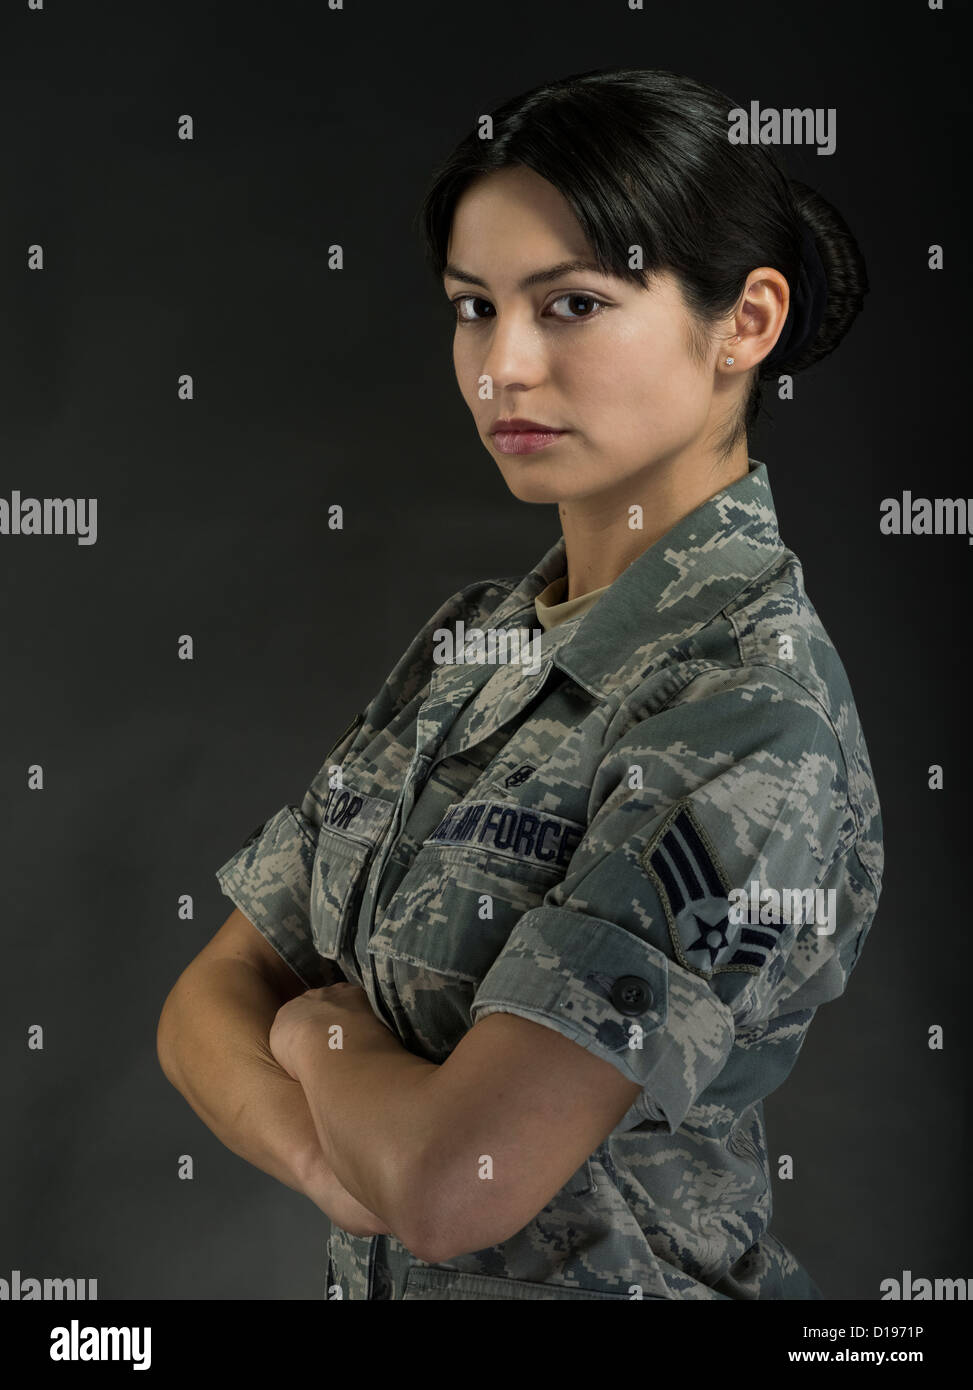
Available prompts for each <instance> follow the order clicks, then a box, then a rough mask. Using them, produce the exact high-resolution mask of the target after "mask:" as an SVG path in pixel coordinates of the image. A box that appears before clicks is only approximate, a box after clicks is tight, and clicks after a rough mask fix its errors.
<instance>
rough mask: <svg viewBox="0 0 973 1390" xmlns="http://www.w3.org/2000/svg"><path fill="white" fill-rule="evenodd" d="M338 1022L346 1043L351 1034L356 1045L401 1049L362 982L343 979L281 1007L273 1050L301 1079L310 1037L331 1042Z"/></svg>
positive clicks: (272, 1039)
mask: <svg viewBox="0 0 973 1390" xmlns="http://www.w3.org/2000/svg"><path fill="white" fill-rule="evenodd" d="M334 1024H338V1025H339V1026H340V1027H341V1030H342V1045H344V1044H345V1043H346V1041H347V1040H348V1039H349V1038H350V1039H352V1040H353V1045H354V1046H355V1047H359V1046H363V1045H366V1044H367V1043H370V1042H379V1043H385V1044H388V1045H391V1046H393V1047H395V1048H396V1049H399V1048H400V1047H401V1044H400V1043H399V1041H398V1039H397V1038H396V1037H395V1035H394V1034H393V1033H392V1032H391V1031H390V1030H389V1029H388V1028H386V1026H385V1024H384V1023H383V1022H382V1020H381V1019H380V1018H377V1017H376V1016H375V1014H374V1013H373V1012H372V1006H371V1003H370V1002H369V999H368V995H367V994H366V993H365V991H364V990H363V989H362V988H361V986H360V985H355V984H352V983H351V982H350V981H347V980H341V981H339V982H338V983H337V984H334V985H324V986H323V987H322V988H321V989H309V990H306V991H305V993H304V994H299V995H297V997H296V998H294V999H290V1000H288V1001H287V1003H286V1004H282V1005H281V1007H280V1008H279V1009H278V1010H277V1014H276V1016H275V1018H274V1021H273V1024H272V1025H271V1028H270V1038H269V1042H270V1050H271V1052H272V1053H273V1054H274V1057H275V1058H276V1060H277V1062H278V1064H279V1065H280V1066H281V1067H283V1069H284V1071H286V1072H287V1075H288V1076H290V1077H292V1078H293V1080H295V1081H300V1079H301V1077H300V1075H299V1069H300V1059H301V1055H302V1051H303V1049H304V1048H305V1047H307V1046H308V1039H309V1038H314V1037H317V1038H318V1039H321V1040H322V1045H324V1046H327V1039H328V1036H329V1029H330V1028H331V1027H332V1025H334Z"/></svg>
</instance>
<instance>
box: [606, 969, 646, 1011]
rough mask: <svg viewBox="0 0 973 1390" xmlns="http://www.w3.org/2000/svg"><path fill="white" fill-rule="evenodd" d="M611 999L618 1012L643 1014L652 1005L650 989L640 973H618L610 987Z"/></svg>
mask: <svg viewBox="0 0 973 1390" xmlns="http://www.w3.org/2000/svg"><path fill="white" fill-rule="evenodd" d="M611 1001H612V1003H613V1004H614V1005H615V1008H616V1009H617V1010H618V1012H619V1013H620V1014H644V1013H645V1012H646V1010H648V1009H650V1008H651V1007H652V990H651V988H650V986H649V982H648V980H643V979H642V977H641V975H620V976H619V977H618V979H617V980H616V981H615V983H614V984H613V985H612V987H611Z"/></svg>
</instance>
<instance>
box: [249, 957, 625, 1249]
mask: <svg viewBox="0 0 973 1390" xmlns="http://www.w3.org/2000/svg"><path fill="white" fill-rule="evenodd" d="M312 997H313V998H312ZM302 1000H303V1001H304V1008H305V1012H304V1015H303V1018H300V1019H299V1026H295V1027H293V1029H291V1030H289V1037H288V1038H287V1040H286V1043H283V1044H281V1046H280V1048H279V1050H278V1045H277V1044H276V1043H275V1037H274V1032H273V1030H272V1032H271V1047H272V1048H273V1050H274V1052H275V1055H278V1060H280V1061H281V1064H282V1065H284V1066H285V1067H286V1069H287V1070H288V1071H289V1072H290V1073H291V1075H293V1076H294V1078H295V1079H296V1080H298V1081H299V1082H300V1084H301V1085H302V1087H303V1089H304V1094H305V1096H306V1097H307V1102H308V1107H309V1109H310V1111H311V1115H312V1117H313V1119H314V1124H315V1128H316V1130H317V1132H318V1136H319V1139H320V1141H321V1146H322V1149H323V1151H324V1154H325V1157H326V1159H327V1161H328V1162H329V1163H330V1165H331V1166H332V1168H333V1169H334V1172H335V1174H336V1175H337V1177H338V1179H339V1181H340V1182H341V1183H342V1184H343V1186H344V1187H345V1188H346V1189H347V1191H348V1192H350V1193H351V1195H352V1196H353V1197H354V1198H356V1199H357V1200H358V1201H359V1202H361V1203H362V1204H363V1205H364V1206H365V1207H367V1208H368V1210H370V1211H372V1212H375V1213H376V1215H378V1216H380V1217H382V1219H383V1220H384V1221H385V1222H386V1223H387V1225H388V1226H389V1227H390V1228H391V1229H392V1231H393V1232H394V1233H395V1234H396V1236H397V1237H398V1239H400V1240H401V1241H402V1243H403V1244H404V1245H405V1246H406V1247H407V1248H408V1249H409V1250H411V1251H412V1253H413V1254H415V1255H417V1256H418V1257H419V1258H420V1259H423V1260H426V1261H427V1262H428V1263H431V1264H434V1263H437V1262H439V1261H442V1260H448V1259H451V1258H453V1257H455V1256H457V1255H460V1254H464V1253H466V1252H468V1251H471V1250H480V1249H483V1248H485V1247H487V1246H490V1245H494V1244H498V1243H500V1242H502V1241H504V1240H507V1239H509V1238H510V1237H511V1236H512V1235H514V1234H516V1232H517V1231H519V1230H522V1229H523V1227H524V1226H525V1225H526V1224H527V1223H528V1222H529V1221H530V1220H531V1219H532V1218H533V1217H534V1216H536V1214H537V1213H538V1212H539V1211H540V1210H541V1208H542V1207H544V1206H545V1205H546V1203H547V1202H549V1201H550V1199H551V1198H552V1197H553V1196H554V1195H555V1193H557V1192H558V1191H559V1190H560V1189H561V1188H562V1187H563V1186H564V1184H565V1183H566V1182H567V1180H568V1179H569V1178H570V1177H571V1175H572V1173H574V1172H575V1171H576V1170H577V1169H578V1168H579V1167H580V1166H581V1164H582V1163H583V1162H584V1160H585V1159H586V1158H587V1157H588V1156H589V1155H590V1154H591V1153H592V1152H593V1151H594V1150H595V1149H596V1148H597V1147H598V1145H599V1144H600V1143H601V1142H602V1141H603V1140H604V1139H605V1138H606V1136H607V1135H608V1134H610V1133H611V1131H612V1130H613V1129H614V1128H615V1126H616V1125H617V1124H618V1122H619V1120H621V1118H622V1116H623V1115H625V1113H626V1112H627V1111H628V1109H629V1108H630V1107H631V1105H632V1104H633V1103H634V1101H635V1099H636V1098H637V1096H638V1095H639V1093H640V1087H639V1086H638V1085H637V1084H636V1083H635V1082H633V1081H629V1080H628V1079H627V1078H626V1077H624V1076H623V1075H622V1073H621V1072H620V1071H618V1069H617V1068H616V1067H614V1066H612V1065H611V1063H609V1062H606V1061H604V1060H603V1059H602V1058H599V1057H597V1056H595V1055H594V1054H593V1053H591V1052H589V1051H587V1050H586V1049H585V1048H584V1047H582V1046H581V1045H580V1044H578V1043H575V1042H572V1041H570V1040H569V1039H567V1038H565V1037H564V1036H563V1035H562V1034H560V1033H557V1032H555V1031H554V1029H552V1028H549V1027H547V1026H545V1025H544V1024H542V1023H536V1022H534V1021H533V1020H531V1019H527V1018H523V1017H520V1016H518V1015H515V1014H511V1013H502V1012H497V1013H492V1014H488V1015H486V1016H485V1017H481V1018H479V1019H478V1021H477V1022H476V1023H475V1024H474V1026H473V1028H471V1029H470V1031H469V1032H468V1033H467V1034H466V1035H465V1036H464V1037H463V1038H462V1040H461V1041H460V1043H459V1044H458V1045H457V1047H456V1048H455V1049H454V1050H453V1052H452V1053H451V1054H450V1056H449V1057H448V1058H447V1060H446V1061H445V1062H444V1063H442V1064H441V1065H437V1064H435V1063H432V1062H427V1061H425V1060H424V1059H423V1058H419V1057H416V1056H414V1055H413V1054H412V1053H410V1052H408V1051H407V1050H406V1049H405V1048H404V1047H402V1045H401V1044H400V1043H399V1041H398V1039H397V1038H396V1037H395V1036H394V1035H393V1034H392V1033H391V1032H390V1031H389V1030H388V1029H387V1028H386V1027H385V1025H384V1023H382V1022H381V1020H379V1019H377V1018H376V1017H375V1016H374V1014H373V1013H372V1012H371V1007H370V1005H369V1004H368V1000H367V996H366V995H365V993H364V991H363V990H360V989H359V988H358V987H357V986H352V985H338V986H331V987H329V988H326V989H323V990H311V991H308V993H307V994H306V995H304V996H301V998H299V999H297V1000H294V1001H292V1003H291V1004H290V1005H285V1006H284V1007H283V1009H282V1010H281V1012H280V1013H279V1014H278V1020H279V1021H280V1022H281V1023H283V1022H284V1020H283V1018H282V1015H284V1014H285V1012H286V1011H287V1010H288V1009H291V1010H292V1013H293V1012H294V1010H293V1006H294V1005H298V1006H301V1003H302ZM336 1025H338V1026H339V1028H340V1031H336V1027H335V1026H336ZM277 1026H278V1024H277V1023H276V1022H275V1028H277ZM339 1041H340V1046H336V1045H335V1043H336V1042H339Z"/></svg>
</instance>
